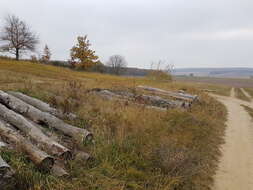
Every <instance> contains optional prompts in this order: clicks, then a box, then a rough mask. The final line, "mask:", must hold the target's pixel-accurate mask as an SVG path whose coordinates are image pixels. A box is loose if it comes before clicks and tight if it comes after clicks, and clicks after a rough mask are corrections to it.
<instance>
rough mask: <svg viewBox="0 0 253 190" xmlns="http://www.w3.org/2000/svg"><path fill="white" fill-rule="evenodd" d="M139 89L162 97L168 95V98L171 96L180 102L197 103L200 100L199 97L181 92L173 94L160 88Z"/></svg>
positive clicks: (147, 87) (145, 87)
mask: <svg viewBox="0 0 253 190" xmlns="http://www.w3.org/2000/svg"><path fill="white" fill-rule="evenodd" d="M137 88H140V89H143V90H147V91H151V92H156V93H159V94H161V95H167V96H170V97H172V98H175V99H179V100H184V101H195V100H197V98H198V96H197V95H191V94H187V93H182V92H179V93H177V92H171V91H167V90H162V89H159V88H153V87H149V86H138V87H137Z"/></svg>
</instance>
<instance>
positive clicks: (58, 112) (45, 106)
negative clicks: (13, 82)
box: [8, 91, 77, 119]
mask: <svg viewBox="0 0 253 190" xmlns="http://www.w3.org/2000/svg"><path fill="white" fill-rule="evenodd" d="M8 93H9V94H11V95H13V96H15V97H16V98H19V99H20V100H23V101H24V102H26V103H28V104H30V105H32V106H34V107H35V108H37V109H39V110H41V111H43V112H48V113H50V114H52V115H54V116H56V117H59V118H62V119H64V118H66V117H67V118H68V119H75V118H77V116H76V115H75V114H73V113H63V112H62V111H61V110H57V109H55V108H52V107H51V106H50V105H49V104H47V103H45V102H43V101H41V100H38V99H36V98H33V97H30V96H27V95H25V94H23V93H21V92H13V91H10V92H8Z"/></svg>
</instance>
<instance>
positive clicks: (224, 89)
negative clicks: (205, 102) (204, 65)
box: [175, 77, 231, 96]
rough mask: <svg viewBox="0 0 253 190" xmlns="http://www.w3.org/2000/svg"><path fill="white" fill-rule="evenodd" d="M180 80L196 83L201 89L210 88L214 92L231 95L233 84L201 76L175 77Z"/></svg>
mask: <svg viewBox="0 0 253 190" xmlns="http://www.w3.org/2000/svg"><path fill="white" fill-rule="evenodd" d="M175 80H176V81H178V82H181V83H182V82H183V83H186V84H191V85H194V86H195V87H196V88H198V89H199V90H202V91H205V90H210V91H212V93H214V94H217V95H222V96H230V91H231V86H230V85H226V84H222V83H218V82H216V83H215V82H214V81H212V80H210V81H209V80H207V79H206V78H204V77H203V78H201V77H175Z"/></svg>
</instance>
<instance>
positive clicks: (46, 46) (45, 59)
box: [41, 45, 52, 63]
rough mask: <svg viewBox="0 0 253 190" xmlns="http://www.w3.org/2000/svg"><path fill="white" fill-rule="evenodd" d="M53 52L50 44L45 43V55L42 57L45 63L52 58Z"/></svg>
mask: <svg viewBox="0 0 253 190" xmlns="http://www.w3.org/2000/svg"><path fill="white" fill-rule="evenodd" d="M51 56H52V53H51V51H50V49H49V47H48V45H45V48H44V50H43V55H42V57H41V60H42V62H43V63H48V62H49V61H50V59H51Z"/></svg>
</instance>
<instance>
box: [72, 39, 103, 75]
mask: <svg viewBox="0 0 253 190" xmlns="http://www.w3.org/2000/svg"><path fill="white" fill-rule="evenodd" d="M90 46H91V44H90V42H89V40H88V37H87V35H85V36H78V37H77V44H76V45H75V46H74V47H73V48H72V49H71V50H70V56H71V62H72V63H75V67H78V68H80V69H84V70H87V69H89V68H91V67H92V66H94V65H96V64H98V63H100V61H99V58H98V56H97V55H95V51H93V50H91V49H90Z"/></svg>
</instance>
